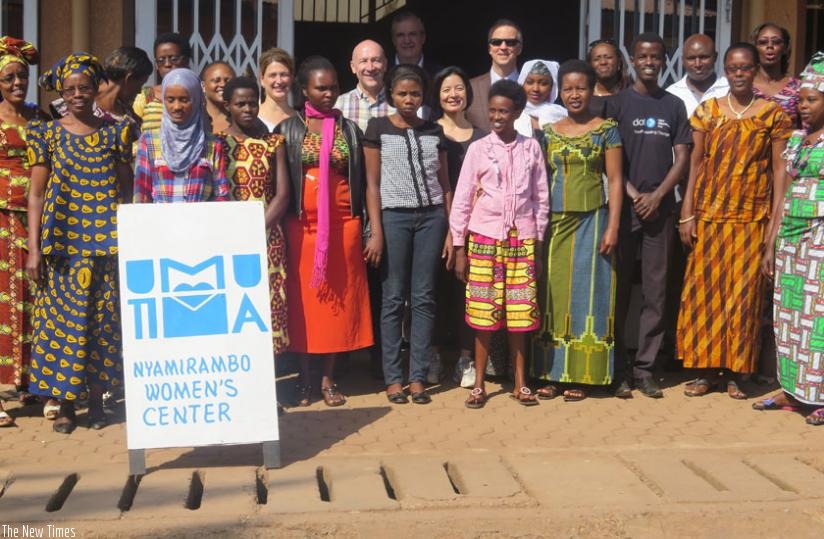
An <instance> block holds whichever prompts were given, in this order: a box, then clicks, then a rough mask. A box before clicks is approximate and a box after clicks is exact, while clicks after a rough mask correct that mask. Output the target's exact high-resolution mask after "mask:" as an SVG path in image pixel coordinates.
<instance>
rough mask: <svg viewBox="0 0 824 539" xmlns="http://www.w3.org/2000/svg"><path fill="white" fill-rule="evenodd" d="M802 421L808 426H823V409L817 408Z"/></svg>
mask: <svg viewBox="0 0 824 539" xmlns="http://www.w3.org/2000/svg"><path fill="white" fill-rule="evenodd" d="M804 421H805V422H806V423H807V424H808V425H814V426H816V427H817V426H820V425H824V408H818V409H817V410H813V413H811V414H810V415H808V416H807V417H806V419H804Z"/></svg>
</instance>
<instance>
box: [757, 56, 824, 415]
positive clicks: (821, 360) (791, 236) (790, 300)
mask: <svg viewBox="0 0 824 539" xmlns="http://www.w3.org/2000/svg"><path fill="white" fill-rule="evenodd" d="M798 112H799V116H800V117H801V122H802V124H803V125H804V126H805V129H801V130H799V131H795V132H794V133H793V134H792V135H791V136H790V140H789V141H788V142H787V149H786V151H785V152H784V158H785V159H786V162H787V171H788V172H789V178H788V180H789V181H788V182H787V183H788V185H786V186H784V187H785V189H786V194H785V195H784V204H783V208H781V207H779V208H778V211H779V213H781V212H782V211H783V214H781V215H779V217H783V221H780V220H779V219H776V220H775V223H776V226H774V227H773V228H772V229H771V230H770V231H769V234H768V236H767V240H766V245H767V246H768V247H769V248H768V249H766V252H765V255H764V259H763V262H762V269H763V270H764V273H765V274H766V275H767V276H768V277H770V278H773V280H774V283H775V288H774V292H773V303H774V305H775V311H774V316H773V325H774V327H775V345H776V351H777V355H778V379H779V382H780V383H781V389H783V391H782V392H781V393H778V394H776V395H773V396H772V397H769V398H767V399H764V400H762V401H759V402H756V403H755V404H753V408H755V409H756V410H778V409H796V408H799V407H808V408H810V407H811V408H813V411H812V413H811V414H809V415H808V416H807V423H809V424H810V425H824V338H823V337H822V334H824V315H822V313H824V278H822V260H824V202H822V199H824V197H822V193H824V51H821V52H818V53H816V54H815V55H814V56H813V58H812V60H811V61H810V63H809V65H808V66H807V67H806V68H805V69H804V71H803V72H802V73H801V84H800V90H799V103H798ZM779 221H780V223H781V224H780V226H779V225H778V223H779ZM776 237H777V238H778V245H777V246H776V250H775V256H774V257H773V249H772V246H774V245H775V241H776Z"/></svg>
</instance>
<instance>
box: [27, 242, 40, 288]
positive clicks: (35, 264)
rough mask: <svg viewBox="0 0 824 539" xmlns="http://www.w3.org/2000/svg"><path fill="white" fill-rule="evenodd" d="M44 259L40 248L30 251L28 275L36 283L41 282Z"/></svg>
mask: <svg viewBox="0 0 824 539" xmlns="http://www.w3.org/2000/svg"><path fill="white" fill-rule="evenodd" d="M41 264H42V259H41V256H40V249H33V250H30V251H29V256H28V258H27V259H26V275H28V276H29V279H31V280H32V281H34V282H35V283H38V284H39V283H40V266H41Z"/></svg>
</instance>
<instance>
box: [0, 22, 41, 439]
mask: <svg viewBox="0 0 824 539" xmlns="http://www.w3.org/2000/svg"><path fill="white" fill-rule="evenodd" d="M37 56H38V54H37V50H36V49H35V48H34V47H33V46H32V44H31V43H27V42H25V41H23V40H21V39H16V38H13V37H8V36H3V37H0V96H2V101H0V384H14V385H15V386H17V388H18V390H20V391H21V399H23V398H24V396H25V393H24V392H23V390H24V388H25V387H26V386H27V385H28V380H27V378H26V376H25V375H26V370H27V369H28V364H29V353H30V348H31V299H32V295H33V293H34V289H33V286H32V284H33V283H32V282H31V281H30V280H29V279H27V278H26V275H25V269H26V257H27V254H28V253H27V252H26V235H27V234H26V190H27V189H28V185H29V171H28V168H27V167H26V166H25V165H26V137H25V126H26V123H27V122H29V121H30V120H33V119H38V118H41V119H42V118H43V117H44V115H43V113H41V112H40V110H39V109H38V108H37V106H36V105H33V104H31V103H26V92H27V90H28V86H29V65H30V64H36V63H37ZM12 425H14V419H12V417H11V416H10V415H8V414H7V413H6V412H5V410H3V403H2V402H0V427H10V426H12Z"/></svg>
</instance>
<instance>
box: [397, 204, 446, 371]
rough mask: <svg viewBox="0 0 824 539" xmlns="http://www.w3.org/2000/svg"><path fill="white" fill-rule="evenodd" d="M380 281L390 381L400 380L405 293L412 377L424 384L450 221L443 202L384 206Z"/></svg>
mask: <svg viewBox="0 0 824 539" xmlns="http://www.w3.org/2000/svg"><path fill="white" fill-rule="evenodd" d="M381 221H382V223H383V237H384V244H385V253H384V257H383V258H384V263H383V266H382V268H381V269H382V273H381V283H382V289H383V300H382V302H381V345H382V347H383V378H384V381H385V382H386V385H390V384H402V383H403V374H402V372H401V326H402V324H403V307H404V302H405V300H406V298H407V297H409V299H410V305H411V309H412V330H411V335H410V337H409V341H410V353H409V381H410V382H423V381H424V380H426V371H427V369H428V368H429V362H430V360H431V359H432V334H433V332H434V329H435V307H436V302H435V283H436V281H437V270H438V263H439V262H440V260H441V252H442V250H443V242H444V238H445V237H446V229H447V221H446V213H445V212H444V209H443V206H430V207H428V208H417V209H386V210H383V212H382V219H381Z"/></svg>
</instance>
